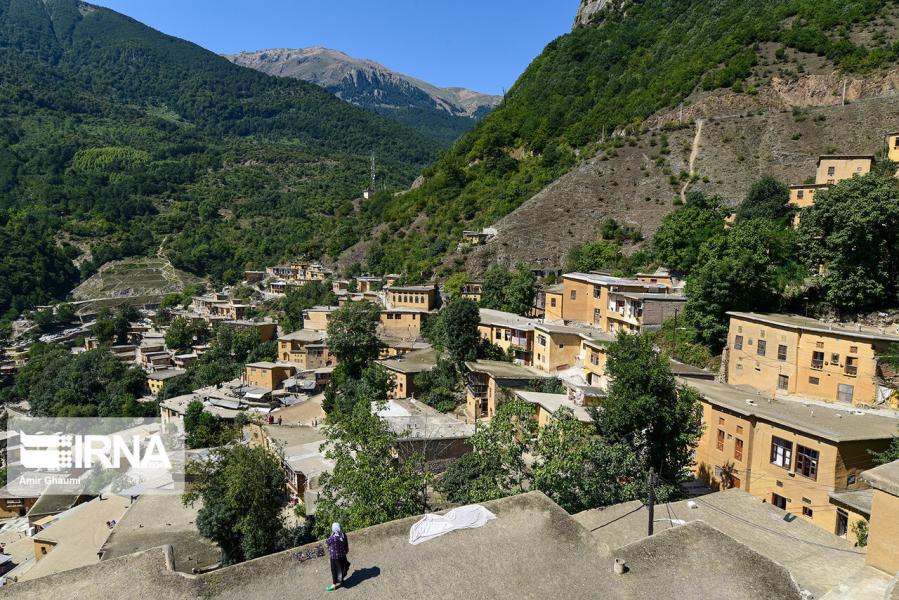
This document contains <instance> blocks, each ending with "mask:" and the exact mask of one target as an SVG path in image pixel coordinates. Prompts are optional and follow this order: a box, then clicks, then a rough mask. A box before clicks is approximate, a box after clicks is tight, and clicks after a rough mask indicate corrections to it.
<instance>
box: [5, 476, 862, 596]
mask: <svg viewBox="0 0 899 600" xmlns="http://www.w3.org/2000/svg"><path fill="white" fill-rule="evenodd" d="M483 506H484V507H485V508H486V509H487V510H489V511H491V512H492V513H493V514H494V515H495V516H496V518H495V519H494V520H491V521H489V522H487V524H485V525H484V526H483V527H479V528H474V529H466V530H460V531H453V532H449V533H447V534H445V535H442V536H439V537H437V538H434V539H431V540H429V541H426V542H424V543H422V544H420V545H414V546H413V545H412V544H409V529H410V527H411V526H412V525H413V524H414V523H416V522H417V521H419V520H420V518H421V517H420V516H414V517H410V518H408V519H401V520H398V521H393V522H389V523H385V524H383V525H377V526H374V527H369V528H366V529H361V530H357V531H352V532H350V533H349V538H350V548H351V549H352V554H351V557H350V559H351V560H352V563H353V566H352V569H351V575H350V576H349V578H348V580H347V581H346V583H345V585H344V588H343V589H342V590H341V591H340V595H341V597H347V598H350V599H353V598H360V599H361V598H364V599H366V600H394V599H396V598H419V599H422V600H431V599H444V598H449V597H453V598H491V599H497V600H513V599H514V600H521V599H522V598H554V597H558V596H559V595H560V594H561V595H563V596H564V597H565V598H566V599H567V600H596V599H597V598H604V599H610V600H613V599H614V600H618V599H620V600H637V599H640V600H643V599H646V598H660V599H661V598H716V599H717V600H744V599H745V600H749V599H755V598H778V600H793V599H796V600H799V598H800V597H801V596H800V591H799V589H798V587H797V586H796V584H795V583H794V582H793V580H792V579H791V578H790V574H789V573H788V572H787V571H786V570H785V569H784V568H783V567H781V566H779V565H778V564H776V563H775V562H773V561H772V560H770V559H768V558H766V557H764V556H762V555H760V554H758V553H757V552H755V551H754V550H752V549H750V548H749V547H748V545H744V544H741V543H739V542H737V541H736V540H735V539H733V538H732V537H729V536H728V535H725V534H724V533H722V532H720V531H717V530H715V529H713V528H712V527H710V526H708V525H706V524H704V523H692V524H690V525H688V526H685V527H679V528H677V529H675V530H673V531H669V532H661V533H660V534H658V535H655V536H653V537H651V538H645V539H637V540H635V541H634V542H633V543H631V544H628V545H627V546H626V547H624V548H621V550H620V553H617V552H616V555H614V556H613V555H612V554H611V553H609V552H607V551H605V548H604V546H603V544H602V543H601V542H599V541H597V538H596V537H595V536H593V535H591V534H590V532H589V531H588V530H587V529H585V528H584V527H583V526H582V525H581V524H580V523H578V521H577V520H576V519H575V518H573V517H572V516H571V515H569V514H568V513H566V512H565V511H564V510H562V509H561V508H560V507H559V506H558V505H556V504H555V503H553V502H552V501H551V500H549V499H548V498H547V497H546V496H544V495H543V494H541V493H539V492H531V493H527V494H520V495H517V496H512V497H509V498H503V499H501V500H496V501H492V502H485V503H483ZM656 514H657V516H661V514H660V513H659V509H657V512H656ZM641 521H642V522H643V523H644V525H643V526H644V527H645V519H642V520H641ZM822 533H823V532H822ZM640 537H642V536H640ZM844 543H845V542H844ZM319 544H321V542H320V541H319V542H315V543H314V544H312V545H309V546H306V547H303V548H302V549H303V550H305V549H307V548H314V547H315V546H317V545H319ZM297 550H298V549H293V550H290V551H286V552H281V553H278V554H272V555H269V556H265V557H262V558H259V559H256V560H251V561H247V562H244V563H241V564H238V565H232V566H229V567H224V568H222V569H218V570H215V571H212V572H209V573H205V574H200V575H197V576H195V577H184V576H183V575H181V574H178V573H173V572H171V571H168V570H166V567H165V558H164V556H165V555H164V551H163V549H161V548H159V549H155V550H151V551H147V552H143V553H139V554H132V555H129V556H125V557H122V558H119V559H115V560H110V561H103V562H101V563H99V564H96V565H91V566H89V567H85V568H83V569H80V570H78V571H74V572H70V573H66V574H63V575H58V576H56V577H50V578H45V579H42V580H37V581H32V582H27V583H18V584H15V585H11V586H9V587H8V590H9V591H8V592H7V591H6V590H4V593H5V594H6V595H7V596H9V597H11V598H15V599H28V600H32V599H34V600H38V599H43V598H54V599H55V600H67V599H69V598H72V599H74V598H90V597H100V596H104V597H111V598H117V599H120V600H132V599H137V598H166V599H167V600H187V599H193V598H197V597H204V598H210V599H219V600H225V599H227V600H238V599H245V598H258V599H260V600H269V599H276V598H291V597H295V596H297V593H298V592H299V593H300V594H301V595H302V596H303V597H304V598H310V599H314V598H329V597H331V592H328V591H325V586H326V585H327V583H328V582H329V577H330V569H329V563H328V559H327V558H326V557H323V558H313V559H311V560H307V561H305V562H303V563H299V562H297V560H296V559H295V558H294V555H295V554H296V552H297ZM616 556H620V557H623V558H625V560H626V562H627V566H628V572H627V573H626V574H624V575H615V574H614V573H613V572H612V564H613V562H614V558H615V557H616ZM472 557H477V561H478V563H479V564H481V565H490V568H478V569H472ZM859 564H861V563H859ZM858 568H860V566H859V567H858ZM818 570H821V569H820V566H819V569H818ZM826 570H829V565H828V569H826Z"/></svg>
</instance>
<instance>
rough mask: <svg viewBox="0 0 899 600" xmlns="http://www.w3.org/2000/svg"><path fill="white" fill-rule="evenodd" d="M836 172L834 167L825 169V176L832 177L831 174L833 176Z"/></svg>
mask: <svg viewBox="0 0 899 600" xmlns="http://www.w3.org/2000/svg"><path fill="white" fill-rule="evenodd" d="M836 172H837V168H836V167H827V174H828V175H833V174H835V173H836Z"/></svg>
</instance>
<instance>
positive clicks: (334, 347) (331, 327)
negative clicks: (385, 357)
mask: <svg viewBox="0 0 899 600" xmlns="http://www.w3.org/2000/svg"><path fill="white" fill-rule="evenodd" d="M379 321H380V311H379V310H378V307H377V306H375V305H374V304H372V303H371V302H366V301H363V302H347V303H346V304H344V305H343V306H342V307H341V308H340V309H339V310H336V311H334V312H333V313H331V318H330V319H329V320H328V347H329V348H330V350H331V352H333V353H334V355H335V356H336V357H337V361H338V362H339V363H340V365H341V366H342V367H343V369H344V370H345V372H346V374H347V376H348V377H350V378H358V377H359V376H360V375H361V374H362V370H363V369H365V367H366V366H367V365H368V364H369V363H370V362H372V361H373V360H375V359H377V358H378V354H379V352H380V350H381V341H380V340H379V339H378V335H377V330H378V323H379Z"/></svg>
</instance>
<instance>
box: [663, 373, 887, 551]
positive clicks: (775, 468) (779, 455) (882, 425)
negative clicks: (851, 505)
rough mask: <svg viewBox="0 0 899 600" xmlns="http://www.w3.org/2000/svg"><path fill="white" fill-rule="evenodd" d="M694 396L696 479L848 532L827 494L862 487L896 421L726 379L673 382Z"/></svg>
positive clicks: (828, 528)
mask: <svg viewBox="0 0 899 600" xmlns="http://www.w3.org/2000/svg"><path fill="white" fill-rule="evenodd" d="M681 381H682V383H685V384H687V385H689V386H691V387H693V388H694V389H696V390H697V391H698V392H699V394H700V397H701V405H702V423H703V433H702V438H701V439H700V441H699V445H698V446H697V448H696V452H695V469H696V474H697V476H698V477H699V478H701V479H703V480H705V481H706V482H708V483H709V484H710V485H712V486H721V487H735V488H741V489H743V490H745V491H746V492H748V493H750V494H752V495H753V496H755V497H757V498H760V499H762V500H764V501H765V502H769V503H771V504H773V505H774V506H777V507H779V508H781V509H783V510H785V511H789V512H791V513H793V514H795V515H797V516H799V517H801V518H804V519H807V520H808V521H810V522H811V523H814V524H815V525H817V526H818V527H821V528H822V529H824V530H826V531H829V532H831V533H835V534H837V535H841V536H849V535H850V534H849V529H850V527H849V525H850V521H849V519H848V514H847V511H845V510H842V509H841V508H840V507H839V506H837V505H835V504H834V503H832V502H831V498H830V496H831V494H833V493H835V492H850V491H858V490H863V489H865V488H866V487H867V486H866V484H865V483H864V482H862V480H861V478H860V475H861V473H862V472H863V471H865V470H866V469H869V468H871V467H872V466H873V457H872V456H871V454H870V453H869V451H881V450H883V449H885V448H886V447H887V446H888V445H889V443H890V440H891V439H892V436H893V435H894V434H895V433H896V428H897V426H899V419H896V418H894V417H889V416H878V415H874V414H870V413H864V414H855V411H853V410H851V409H849V408H844V409H837V408H831V407H827V406H816V405H806V404H804V403H801V402H796V401H791V400H775V401H771V400H770V398H768V397H767V396H764V395H761V394H755V393H751V392H746V391H745V390H743V389H740V388H735V387H733V386H729V385H726V384H721V383H715V382H711V381H702V380H696V379H691V380H681Z"/></svg>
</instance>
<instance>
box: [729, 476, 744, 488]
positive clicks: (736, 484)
mask: <svg viewBox="0 0 899 600" xmlns="http://www.w3.org/2000/svg"><path fill="white" fill-rule="evenodd" d="M741 485H743V482H742V481H740V478H739V477H737V476H736V475H731V476H730V487H732V488H735V489H740V486H741Z"/></svg>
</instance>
